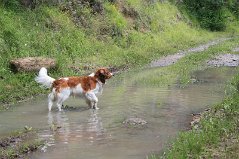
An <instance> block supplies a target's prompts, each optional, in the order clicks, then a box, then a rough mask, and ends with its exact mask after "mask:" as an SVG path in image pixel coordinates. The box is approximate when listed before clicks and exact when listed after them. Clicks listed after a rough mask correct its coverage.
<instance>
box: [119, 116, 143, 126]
mask: <svg viewBox="0 0 239 159" xmlns="http://www.w3.org/2000/svg"><path fill="white" fill-rule="evenodd" d="M123 124H124V125H125V126H133V127H134V126H136V127H137V126H144V125H146V124H147V121H145V120H143V119H141V118H134V117H131V118H128V119H126V120H125V121H124V122H123Z"/></svg>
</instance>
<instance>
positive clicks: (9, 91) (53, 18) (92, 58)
mask: <svg viewBox="0 0 239 159" xmlns="http://www.w3.org/2000/svg"><path fill="white" fill-rule="evenodd" d="M103 7H104V12H103V13H102V14H92V13H91V8H90V7H87V6H85V7H84V10H83V11H82V10H80V11H81V12H80V14H81V15H83V17H84V18H85V19H87V22H88V23H87V27H83V26H81V25H80V26H78V27H77V26H76V25H75V23H74V22H73V20H72V19H73V18H72V16H71V14H70V13H69V12H63V11H61V9H60V7H49V6H40V7H37V8H36V9H34V10H29V9H26V8H19V7H18V9H11V8H10V9H9V8H6V7H4V6H0V11H1V13H3V14H1V15H0V24H1V25H0V54H1V56H0V76H1V78H0V90H1V93H0V104H4V103H11V102H15V101H18V100H21V99H22V98H25V97H29V96H32V95H36V94H38V93H41V92H42V91H43V90H42V89H40V88H39V87H38V85H37V84H36V83H35V82H34V80H33V78H34V76H35V73H17V74H14V73H13V72H11V70H10V69H9V67H8V64H9V61H10V60H11V59H14V58H18V57H26V56H46V57H53V58H56V59H57V61H58V69H57V70H56V71H55V72H51V75H52V76H54V77H58V76H67V75H74V74H81V73H82V72H74V71H72V69H69V66H76V67H79V66H82V65H96V66H114V67H122V66H129V67H132V66H139V65H144V64H146V63H148V62H150V61H151V60H152V59H154V58H159V57H160V56H162V55H165V54H169V53H174V52H176V50H179V49H184V48H188V47H191V46H194V45H196V44H198V43H202V42H205V41H208V40H210V39H212V38H215V37H216V36H217V35H218V34H217V33H210V32H207V31H204V30H201V29H197V28H192V27H190V26H189V25H188V24H187V23H186V22H185V21H187V20H186V18H185V17H183V15H181V14H180V12H179V11H178V10H177V8H176V7H175V6H174V5H171V4H169V3H156V4H149V3H147V2H142V1H135V0H128V1H126V2H124V4H122V3H116V4H112V3H103ZM123 7H127V8H129V10H133V11H134V12H135V13H136V15H137V16H136V17H135V16H132V15H130V14H129V15H127V14H123V13H122V11H121V10H122V8H123ZM105 30H106V31H105Z"/></svg>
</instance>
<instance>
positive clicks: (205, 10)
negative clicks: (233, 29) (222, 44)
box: [183, 0, 226, 31]
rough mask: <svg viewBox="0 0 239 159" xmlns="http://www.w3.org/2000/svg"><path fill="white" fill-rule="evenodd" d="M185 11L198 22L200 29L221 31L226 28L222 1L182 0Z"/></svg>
mask: <svg viewBox="0 0 239 159" xmlns="http://www.w3.org/2000/svg"><path fill="white" fill-rule="evenodd" d="M183 3H184V4H185V6H186V9H187V10H188V11H189V12H191V14H192V15H193V16H195V17H196V19H197V20H198V21H199V24H200V25H201V27H203V28H206V29H209V30H212V31H221V30H224V29H225V27H226V24H225V23H226V17H225V2H224V0H200V1H198V0H184V1H183Z"/></svg>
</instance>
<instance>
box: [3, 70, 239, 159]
mask: <svg viewBox="0 0 239 159" xmlns="http://www.w3.org/2000/svg"><path fill="white" fill-rule="evenodd" d="M155 69H160V68H155ZM144 71H147V72H149V71H151V69H149V70H144ZM144 71H138V72H134V73H131V75H130V76H129V74H128V73H126V74H122V75H120V77H119V76H116V77H115V78H114V79H113V80H111V81H110V82H108V84H107V85H106V87H105V88H104V92H103V94H102V95H101V96H100V97H99V108H100V110H97V111H94V110H90V109H87V107H86V105H85V102H84V101H83V100H79V99H73V98H71V99H70V100H68V101H67V102H66V103H65V104H67V105H69V106H73V107H76V109H74V110H68V111H67V110H65V111H63V112H58V111H57V109H56V107H54V110H53V111H52V112H50V113H48V110H47V106H46V105H47V100H46V97H47V96H44V97H38V98H36V99H35V100H32V101H29V102H25V103H21V104H19V105H17V106H16V107H15V108H14V109H13V110H9V111H8V112H2V113H1V115H0V121H1V122H0V135H2V134H4V133H7V132H10V131H12V130H15V129H22V128H23V127H24V126H25V125H28V126H32V127H34V128H38V129H39V137H40V138H43V139H47V140H48V144H47V147H45V149H43V150H42V151H38V152H35V153H32V154H29V157H30V158H34V159H64V158H71V159H78V158H82V159H92V158H97V159H112V158H114V159H122V158H127V159H141V158H142V159H143V158H146V156H147V155H149V154H150V153H153V152H159V151H160V150H162V149H163V148H165V147H166V146H167V143H168V142H169V141H170V140H171V139H172V138H174V137H175V135H176V134H177V133H178V132H179V131H181V130H184V129H188V128H189V123H190V118H191V114H192V113H195V112H200V111H202V110H204V109H205V108H207V107H209V106H210V105H212V104H215V103H218V102H220V101H221V100H222V99H223V96H224V87H225V81H227V80H228V79H230V77H232V75H233V74H234V73H235V69H233V68H227V69H225V68H217V69H213V68H210V69H208V70H205V71H197V72H195V73H194V74H193V75H192V76H193V78H195V79H196V81H197V82H195V83H193V84H191V85H189V86H188V87H185V88H180V86H178V85H173V86H170V88H168V87H163V86H162V87H155V86H154V87H147V86H142V85H138V84H137V82H135V80H130V78H133V77H134V76H137V75H138V74H144ZM154 71H155V70H154ZM132 81H133V82H132ZM77 108H78V109H77ZM130 117H138V118H142V119H143V120H145V121H147V124H146V126H145V127H143V128H132V127H124V126H123V124H122V122H123V121H124V120H125V119H127V118H130ZM53 127H55V128H56V127H58V129H56V130H55V131H53V130H52V129H53Z"/></svg>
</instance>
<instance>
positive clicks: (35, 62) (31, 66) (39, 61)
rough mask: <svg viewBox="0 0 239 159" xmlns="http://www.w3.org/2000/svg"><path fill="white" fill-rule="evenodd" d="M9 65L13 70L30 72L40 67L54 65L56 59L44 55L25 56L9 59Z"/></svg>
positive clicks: (49, 67) (53, 66) (48, 67)
mask: <svg viewBox="0 0 239 159" xmlns="http://www.w3.org/2000/svg"><path fill="white" fill-rule="evenodd" d="M10 67H11V70H12V71H13V72H31V71H38V70H40V68H41V67H46V68H47V69H51V68H55V67H56V60H55V59H52V58H45V57H25V58H18V59H14V60H11V61H10Z"/></svg>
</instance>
